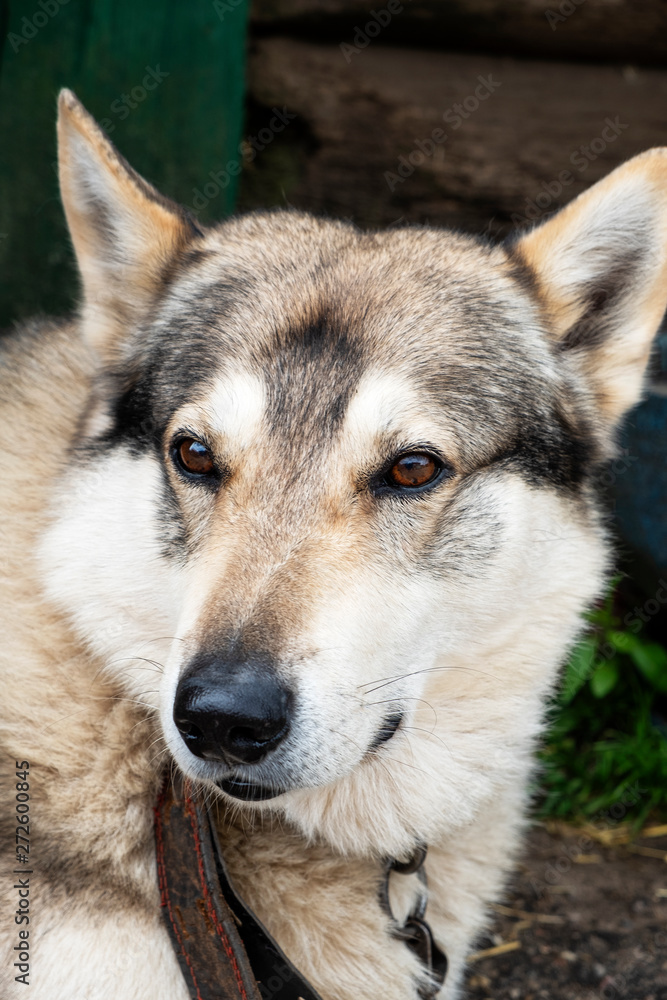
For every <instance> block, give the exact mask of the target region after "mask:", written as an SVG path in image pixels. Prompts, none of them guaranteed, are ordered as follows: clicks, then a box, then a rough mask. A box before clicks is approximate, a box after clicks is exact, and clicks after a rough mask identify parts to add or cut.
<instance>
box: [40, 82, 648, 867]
mask: <svg viewBox="0 0 667 1000" xmlns="http://www.w3.org/2000/svg"><path fill="white" fill-rule="evenodd" d="M59 133H60V169H61V186H62V193H63V200H64V204H65V210H66V214H67V219H68V223H69V227H70V231H71V235H72V240H73V243H74V247H75V251H76V255H77V260H78V264H79V268H80V272H81V276H82V282H83V306H82V314H81V324H80V326H81V330H82V333H83V337H84V339H85V340H86V341H87V342H88V343H89V344H90V346H91V348H92V350H93V351H94V352H95V355H96V357H97V358H98V376H97V378H96V379H95V382H94V385H93V387H92V392H91V398H90V404H89V407H88V410H87V412H86V414H85V416H84V418H83V421H82V425H81V427H80V428H79V430H78V432H77V435H76V438H75V440H74V441H73V446H72V450H71V457H70V461H69V467H68V468H67V470H66V471H65V474H64V477H63V482H62V486H61V487H60V489H59V493H58V497H57V500H56V504H55V513H54V521H53V525H52V527H51V528H50V530H49V532H48V535H47V538H46V540H45V543H44V551H43V555H44V560H45V565H46V568H47V578H48V581H49V584H48V586H49V590H50V593H51V595H52V596H53V597H54V598H55V599H56V600H57V601H58V602H59V603H60V604H61V605H62V606H64V607H65V608H66V609H67V611H68V613H69V614H70V615H71V617H72V619H73V621H74V622H75V624H76V627H77V628H78V629H79V630H80V631H81V632H82V633H83V635H84V636H85V637H86V639H87V640H88V641H89V643H90V644H91V645H92V647H93V648H94V649H95V650H96V652H97V653H99V654H100V655H101V656H103V657H104V658H105V660H106V662H107V663H108V669H109V671H110V672H111V673H112V674H114V676H116V677H117V679H118V683H119V684H120V685H122V686H123V689H124V690H125V691H126V692H127V694H128V695H129V696H131V697H135V698H139V699H140V700H142V701H143V702H144V703H146V704H147V705H151V706H153V707H154V708H155V709H156V710H158V711H159V713H160V719H161V725H162V729H163V732H164V738H165V741H166V745H167V747H168V748H169V751H170V752H171V754H172V755H173V757H174V758H175V760H176V761H177V763H178V764H179V765H180V767H181V768H182V769H183V770H184V771H185V772H186V773H187V774H188V775H190V776H191V777H193V778H195V779H200V780H201V781H203V782H205V783H208V784H209V785H214V786H215V787H216V788H219V789H222V792H223V794H224V795H226V796H229V797H231V798H232V799H234V800H235V801H238V800H246V801H252V802H253V803H254V804H253V806H252V808H279V809H281V810H283V811H284V812H285V813H286V814H287V815H288V816H289V817H290V818H291V819H292V820H294V821H295V822H297V823H298V824H300V825H301V827H302V828H303V829H304V830H306V831H307V832H309V833H319V834H321V835H324V836H326V837H328V838H329V839H330V840H331V841H332V842H334V843H336V844H337V845H338V846H340V847H342V848H345V849H359V850H381V851H388V852H392V853H400V852H402V851H404V850H406V849H407V848H408V847H409V846H410V845H411V843H412V842H413V841H414V839H415V838H418V837H421V838H423V837H430V836H432V835H433V833H434V831H435V830H436V829H437V828H438V827H443V826H455V825H457V824H461V823H464V822H466V821H469V820H470V818H471V817H472V816H473V815H474V812H475V810H476V809H477V808H478V807H479V805H480V803H481V802H482V801H484V800H488V799H490V798H491V797H493V796H494V795H496V794H497V793H498V791H499V789H501V788H506V787H509V786H510V785H511V784H512V782H513V781H514V780H515V779H516V777H517V776H518V774H519V773H520V772H521V773H522V772H523V771H524V770H525V768H526V766H527V760H528V758H529V754H530V748H531V741H532V739H533V737H534V735H535V733H536V731H537V729H538V726H539V717H540V704H541V700H542V699H543V697H544V694H545V692H547V691H548V690H549V688H550V686H551V684H552V683H553V679H554V676H555V672H556V667H557V665H558V663H559V662H560V661H561V660H562V657H563V655H564V653H565V651H566V649H567V648H568V646H569V644H570V643H571V642H572V639H573V637H574V636H575V635H576V633H577V630H578V627H579V626H578V622H579V615H580V612H581V610H582V608H583V607H584V606H585V604H586V603H587V602H589V601H590V600H591V599H592V598H594V596H595V595H596V594H597V593H598V592H599V588H600V585H601V580H602V576H603V573H604V563H605V546H604V537H603V536H604V533H603V531H602V529H601V527H600V518H599V514H598V511H597V507H596V504H595V502H594V499H593V497H594V488H593V487H594V483H593V477H594V473H595V470H596V468H598V467H599V463H600V462H601V461H603V460H604V458H605V457H606V456H608V455H609V454H610V448H611V441H612V438H613V428H614V426H615V425H616V424H617V422H618V420H619V418H620V417H621V415H622V414H623V413H624V412H625V411H626V410H627V408H628V407H629V406H631V405H632V404H633V403H635V402H636V401H637V399H638V398H639V396H640V392H641V385H642V378H643V372H644V368H645V365H646V361H647V358H648V354H649V350H650V344H651V340H652V337H653V335H654V332H655V330H656V328H657V326H658V324H659V321H660V318H661V315H662V312H663V310H664V306H665V297H666V277H667V266H666V244H667V239H666V236H667V197H666V196H665V182H666V181H667V152H666V151H654V152H651V153H648V154H645V155H643V156H641V157H638V158H637V159H635V160H633V161H631V162H630V163H629V164H627V165H625V166H624V167H622V168H620V169H619V170H617V171H615V172H614V173H613V174H611V175H610V176H609V177H608V178H606V179H605V180H604V181H603V182H601V183H600V184H598V185H597V186H596V187H595V188H593V189H592V190H591V191H590V192H588V193H587V194H586V195H584V196H582V197H581V198H579V199H577V200H576V201H575V202H573V203H572V204H571V205H569V206H568V207H567V208H566V209H565V210H564V211H563V212H561V213H560V214H559V215H558V216H557V217H556V218H554V219H553V220H551V221H549V222H548V223H546V224H545V225H543V226H542V227H540V228H538V229H536V230H534V231H533V232H531V233H529V234H528V235H527V236H524V237H523V238H522V239H520V240H519V241H518V242H516V243H515V244H514V245H512V246H510V247H504V248H503V247H492V246H490V245H488V244H487V243H485V242H483V241H480V240H477V239H473V238H470V237H465V236H459V235H455V234H452V233H448V232H441V231H436V230H432V229H428V228H423V229H422V228H408V229H400V230H395V231H389V232H382V233H371V234H366V233H361V232H359V231H358V230H357V229H355V228H354V227H353V226H351V225H348V224H344V223H337V222H331V221H321V220H317V219H315V218H313V217H311V216H308V215H305V214H302V213H299V212H272V213H256V214H252V215H249V216H247V217H244V218H238V219H232V220H229V221H227V222H224V223H222V224H220V225H218V226H215V227H213V228H211V229H207V230H203V229H202V228H200V226H199V225H198V224H197V223H196V222H195V221H193V220H192V219H191V218H190V217H189V216H188V215H187V214H186V213H185V212H183V211H182V210H181V209H179V208H178V207H177V206H176V205H174V204H173V203H171V202H170V201H168V200H167V199H165V198H163V197H161V196H160V195H159V194H158V193H157V192H156V191H155V190H154V189H153V188H152V187H151V186H150V185H148V184H147V183H146V182H145V181H143V180H142V179H141V178H140V177H139V176H138V175H137V174H136V173H134V171H133V170H132V169H131V168H130V167H129V166H128V165H127V164H126V163H125V162H124V161H123V160H122V159H121V158H120V157H119V155H118V154H117V153H116V151H115V150H114V148H113V147H112V145H111V144H110V142H109V141H108V139H107V138H106V136H105V135H104V133H103V132H102V131H101V130H100V129H99V128H98V127H97V126H96V125H95V123H94V122H93V121H92V119H91V118H90V117H89V116H88V115H87V113H86V112H85V111H84V110H83V108H82V107H81V105H80V104H79V103H78V102H77V101H76V99H75V98H74V97H73V95H72V94H70V93H69V92H64V93H63V95H62V96H61V100H60V122H59ZM257 803H262V805H261V806H259V805H257Z"/></svg>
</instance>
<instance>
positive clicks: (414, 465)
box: [385, 451, 443, 490]
mask: <svg viewBox="0 0 667 1000" xmlns="http://www.w3.org/2000/svg"><path fill="white" fill-rule="evenodd" d="M442 468H443V466H442V462H440V461H439V459H437V458H435V457H434V456H433V455H428V454H427V453H426V452H423V451H415V452H410V454H408V455H401V457H400V458H399V459H397V460H396V461H395V462H394V464H393V465H392V467H391V468H390V469H389V471H388V472H387V473H386V475H385V482H386V484H387V486H392V487H394V489H400V490H414V489H419V488H420V487H421V486H428V484H429V483H432V482H433V481H434V480H435V479H437V477H438V476H439V475H440V473H441V472H442Z"/></svg>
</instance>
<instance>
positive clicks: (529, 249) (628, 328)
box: [514, 148, 667, 425]
mask: <svg viewBox="0 0 667 1000" xmlns="http://www.w3.org/2000/svg"><path fill="white" fill-rule="evenodd" d="M514 252H515V253H518V254H519V256H520V257H521V259H522V260H523V262H524V263H525V264H527V265H528V267H529V268H530V270H531V272H532V273H533V275H534V277H535V281H536V284H537V289H538V293H539V295H540V298H541V300H542V302H543V304H544V306H545V308H546V313H547V320H548V323H549V327H550V329H551V331H552V334H553V336H554V338H555V339H556V342H557V347H558V349H559V350H560V351H562V352H568V355H569V359H570V360H571V361H573V362H574V363H575V364H576V365H577V366H578V367H579V369H580V370H581V371H583V373H584V375H585V377H586V378H587V380H588V383H589V385H590V386H591V388H592V391H593V393H594V396H595V398H596V400H597V403H598V407H599V410H600V412H601V414H602V415H603V416H604V418H605V419H606V420H607V421H608V422H609V423H611V424H612V425H613V424H615V423H617V422H618V420H619V419H620V418H621V416H622V415H623V414H624V413H625V412H626V411H627V410H628V409H629V408H630V407H631V406H633V405H634V404H635V403H637V402H638V400H639V399H640V397H641V392H642V385H643V379H644V374H645V371H646V365H647V362H648V359H649V354H650V351H651V343H652V340H653V338H654V336H655V333H656V331H657V329H658V327H659V325H660V320H661V319H662V316H663V314H664V312H665V307H666V306H667V148H661V149H653V150H649V151H648V152H647V153H642V154H641V155H640V156H636V157H635V158H634V159H632V160H629V161H628V162H627V163H625V164H623V165H622V166H621V167H618V168H617V169H616V170H614V171H613V172H612V173H611V174H609V175H608V176H607V177H605V178H604V179H603V180H601V181H600V182H599V183H597V184H595V185H594V186H593V187H592V188H590V189H589V190H588V191H585V192H584V193H583V194H581V195H580V196H579V197H578V198H576V199H575V200H574V201H572V202H570V204H569V205H567V206H566V207H565V208H564V209H562V211H560V212H559V213H558V214H557V215H555V216H554V217H553V218H552V219H550V220H549V221H547V222H545V223H543V224H542V225H541V226H539V227H538V228H536V229H534V230H532V231H531V232H530V233H528V234H527V235H526V236H523V237H522V238H521V239H519V240H518V242H517V243H516V244H515V245H514Z"/></svg>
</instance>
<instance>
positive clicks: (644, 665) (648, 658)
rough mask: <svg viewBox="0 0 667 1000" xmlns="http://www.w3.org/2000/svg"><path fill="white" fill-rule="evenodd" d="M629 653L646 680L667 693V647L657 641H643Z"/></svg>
mask: <svg viewBox="0 0 667 1000" xmlns="http://www.w3.org/2000/svg"><path fill="white" fill-rule="evenodd" d="M629 653H630V656H631V657H632V659H633V661H634V663H635V665H636V667H637V668H638V669H639V670H641V672H642V674H643V675H644V677H645V678H646V680H647V681H649V683H651V684H652V685H653V687H654V688H656V690H658V691H661V692H662V693H663V694H667V649H665V648H664V646H661V645H660V644H659V643H657V642H642V643H637V645H636V646H634V647H633V648H632V649H630V650H629Z"/></svg>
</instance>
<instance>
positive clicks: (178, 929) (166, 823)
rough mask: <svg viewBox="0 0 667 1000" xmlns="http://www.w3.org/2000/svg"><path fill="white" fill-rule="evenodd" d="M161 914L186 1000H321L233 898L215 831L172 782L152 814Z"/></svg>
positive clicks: (183, 785)
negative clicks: (183, 985) (189, 997)
mask: <svg viewBox="0 0 667 1000" xmlns="http://www.w3.org/2000/svg"><path fill="white" fill-rule="evenodd" d="M155 846H156V854H157V865H158V878H159V885H160V895H161V902H162V907H163V910H162V912H163V914H164V916H165V920H166V923H167V928H168V930H169V933H170V936H171V939H172V944H173V946H174V950H175V951H176V955H177V956H178V960H179V963H180V966H181V969H182V971H183V975H184V977H185V981H186V983H187V985H188V988H189V990H190V996H191V997H192V1000H320V997H318V995H317V993H316V992H315V990H314V989H313V988H312V986H311V985H310V984H309V983H308V982H307V981H306V980H305V979H304V978H303V977H302V976H301V975H300V973H299V972H298V971H297V970H296V969H295V968H294V966H293V965H292V964H291V962H290V961H289V960H288V959H287V957H286V956H285V955H284V953H283V952H282V951H281V950H280V948H279V947H278V945H277V944H276V942H275V941H274V940H273V938H272V937H271V935H270V934H269V932H268V931H267V930H266V928H265V927H264V926H263V925H262V924H261V923H260V922H259V920H258V919H257V917H256V916H255V915H254V913H252V912H251V911H250V910H249V909H248V907H247V906H246V905H245V904H244V902H243V900H242V899H241V898H240V896H238V895H237V893H236V892H235V891H234V887H233V886H232V884H231V883H230V881H229V877H228V875H227V871H226V869H225V863H224V859H223V857H222V852H221V850H220V845H219V843H218V838H217V833H216V831H215V826H214V824H213V823H212V821H211V818H210V816H209V814H208V812H207V810H206V809H205V808H204V807H203V806H202V804H201V803H200V802H199V801H198V799H197V797H196V796H195V795H194V794H193V792H192V790H191V788H190V787H189V785H188V783H187V782H185V781H184V780H183V779H182V778H180V777H176V778H174V782H173V784H170V785H167V786H166V787H165V789H164V790H163V792H162V794H161V795H160V798H159V800H158V803H157V806H156V808H155Z"/></svg>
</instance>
